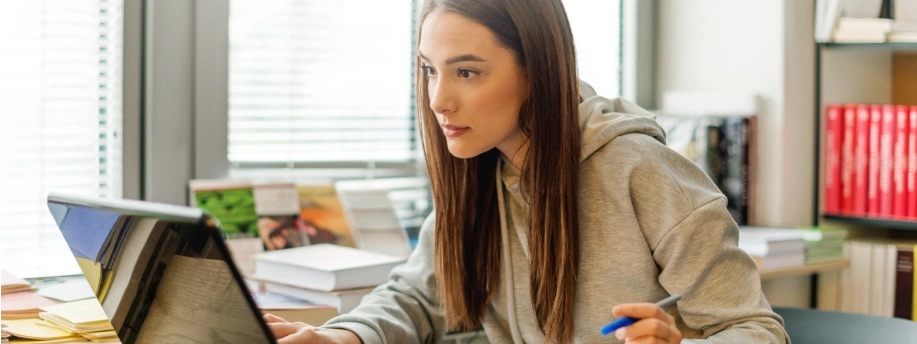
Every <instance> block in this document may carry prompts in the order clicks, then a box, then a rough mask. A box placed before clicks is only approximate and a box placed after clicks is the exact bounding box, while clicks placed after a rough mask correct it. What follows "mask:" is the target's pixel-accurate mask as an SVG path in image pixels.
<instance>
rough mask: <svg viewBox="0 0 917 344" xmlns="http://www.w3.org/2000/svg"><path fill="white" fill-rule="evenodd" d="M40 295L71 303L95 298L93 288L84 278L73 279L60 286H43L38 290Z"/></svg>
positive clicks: (59, 284)
mask: <svg viewBox="0 0 917 344" xmlns="http://www.w3.org/2000/svg"><path fill="white" fill-rule="evenodd" d="M38 295H41V296H44V297H49V298H52V299H55V300H59V301H63V302H70V301H77V300H85V299H88V298H95V296H96V295H95V293H93V292H92V288H90V287H89V284H87V283H86V281H85V280H83V279H82V278H80V279H71V280H67V281H64V282H62V283H58V284H52V285H48V286H42V287H41V289H39V290H38Z"/></svg>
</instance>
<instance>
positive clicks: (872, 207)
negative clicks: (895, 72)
mask: <svg viewBox="0 0 917 344" xmlns="http://www.w3.org/2000/svg"><path fill="white" fill-rule="evenodd" d="M881 132H882V108H881V107H880V106H879V105H875V104H873V105H870V106H869V167H868V168H869V184H868V185H867V186H866V198H867V200H866V213H867V214H870V215H878V214H879V213H880V209H879V179H880V178H879V170H880V164H879V158H880V154H879V148H880V144H879V142H880V133H881Z"/></svg>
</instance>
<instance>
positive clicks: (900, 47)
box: [818, 43, 917, 51]
mask: <svg viewBox="0 0 917 344" xmlns="http://www.w3.org/2000/svg"><path fill="white" fill-rule="evenodd" d="M818 45H819V46H820V47H823V48H829V49H863V50H869V49H875V50H883V51H917V43H818Z"/></svg>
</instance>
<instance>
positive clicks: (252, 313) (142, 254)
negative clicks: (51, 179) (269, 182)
mask: <svg viewBox="0 0 917 344" xmlns="http://www.w3.org/2000/svg"><path fill="white" fill-rule="evenodd" d="M48 208H49V210H50V211H51V214H52V215H53V217H54V219H55V221H56V222H57V225H58V227H59V228H60V230H61V233H62V234H63V236H64V239H65V240H66V242H67V245H68V246H69V247H70V250H71V252H73V255H74V257H75V258H76V260H77V263H79V266H80V268H81V269H82V270H83V274H84V276H85V277H86V280H87V281H88V282H89V285H90V286H91V287H92V289H93V291H94V292H95V295H96V297H98V299H99V302H100V303H101V304H102V308H103V309H104V310H105V314H106V315H108V318H109V320H111V324H112V326H113V327H114V329H115V331H116V332H117V333H118V337H119V339H120V340H121V342H122V343H135V342H136V343H164V342H170V343H175V342H201V343H226V342H229V343H273V342H274V338H273V335H272V334H271V332H270V330H269V329H268V327H267V325H266V324H265V323H264V321H263V320H262V318H261V313H260V312H259V311H258V308H257V307H256V306H255V303H254V301H253V300H252V297H251V294H250V293H249V291H248V289H247V288H246V286H245V284H244V282H243V280H242V277H241V275H240V274H239V271H238V269H237V268H236V267H235V265H233V263H232V259H231V258H230V256H229V251H228V250H227V248H226V244H225V243H224V241H223V239H222V236H221V234H220V230H219V227H218V224H217V222H216V221H215V220H214V219H213V218H211V217H210V216H207V215H206V214H204V213H203V212H201V211H200V210H198V209H194V208H187V207H178V206H171V205H164V204H157V203H150V202H140V201H129V200H111V199H100V198H88V197H77V196H67V195H58V194H51V195H49V196H48Z"/></svg>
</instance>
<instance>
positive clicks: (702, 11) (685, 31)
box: [656, 0, 816, 306]
mask: <svg viewBox="0 0 917 344" xmlns="http://www.w3.org/2000/svg"><path fill="white" fill-rule="evenodd" d="M814 6H815V5H814V0H783V1H773V0H768V1H759V0H690V1H685V0H658V4H657V7H656V8H657V10H656V11H657V12H656V13H657V17H656V22H657V27H656V30H657V46H656V51H657V54H658V55H657V62H656V63H657V64H656V87H657V88H656V103H657V104H661V103H662V102H661V97H662V95H663V94H664V93H665V91H667V90H702V91H751V92H755V93H756V94H758V95H759V97H760V99H761V101H760V104H759V116H758V124H759V127H758V143H759V145H758V151H757V154H758V168H757V182H756V184H755V187H756V189H757V195H756V196H755V198H754V199H753V200H752V202H754V203H755V205H754V209H753V213H752V214H750V217H751V218H752V219H753V221H754V222H753V224H758V225H810V224H812V221H813V219H814V215H815V213H814V211H815V210H814V209H813V206H812V204H813V190H814V173H815V172H814V171H815V170H814V168H815V163H814V160H813V159H814V158H815V156H816V155H815V152H814V142H815V141H814V140H815V134H814V117H813V116H814V115H815V114H814V112H815V105H814V86H815V83H814V80H815V79H814V76H815V72H814V43H813V39H812V37H813V30H812V27H813V21H814ZM808 285H809V278H808V276H805V277H799V278H795V279H792V280H791V281H768V282H765V286H764V289H765V291H767V293H768V294H771V295H769V296H768V298H769V299H772V301H777V302H776V304H781V305H797V304H798V305H799V306H808V304H799V303H807V302H808V299H809V295H808V293H809V288H808ZM790 286H792V287H790Z"/></svg>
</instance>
